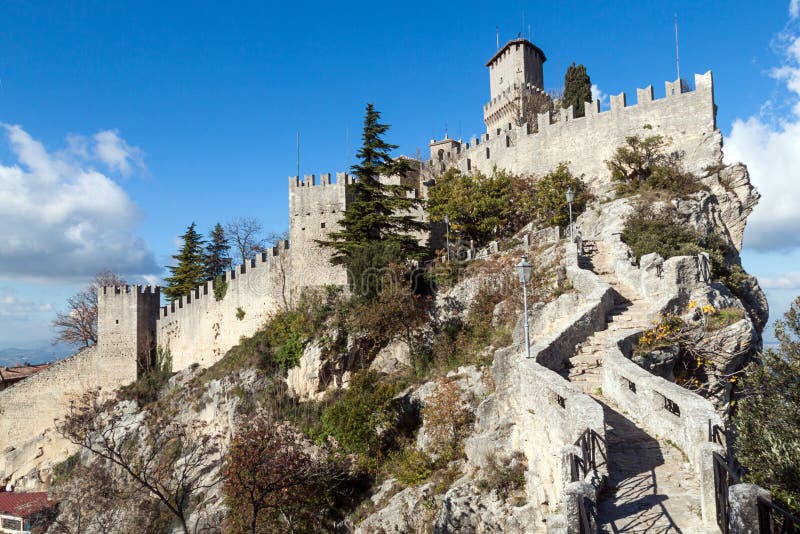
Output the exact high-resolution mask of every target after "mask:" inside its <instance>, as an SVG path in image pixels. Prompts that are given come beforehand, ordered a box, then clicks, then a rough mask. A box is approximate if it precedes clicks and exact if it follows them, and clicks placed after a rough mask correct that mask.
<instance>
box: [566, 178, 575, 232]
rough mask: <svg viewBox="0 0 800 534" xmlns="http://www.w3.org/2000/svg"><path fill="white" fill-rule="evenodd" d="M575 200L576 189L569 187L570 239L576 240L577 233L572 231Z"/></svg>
mask: <svg viewBox="0 0 800 534" xmlns="http://www.w3.org/2000/svg"><path fill="white" fill-rule="evenodd" d="M573 200H575V191H573V190H572V188H571V187H570V188H569V189H567V204H569V240H570V241H571V242H573V243H574V242H575V235H574V233H573V231H572V201H573Z"/></svg>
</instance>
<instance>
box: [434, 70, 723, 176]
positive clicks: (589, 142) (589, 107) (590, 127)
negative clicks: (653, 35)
mask: <svg viewBox="0 0 800 534" xmlns="http://www.w3.org/2000/svg"><path fill="white" fill-rule="evenodd" d="M694 81H695V89H694V90H692V91H690V90H688V88H687V87H686V84H685V83H683V82H682V81H680V80H678V81H675V82H666V84H665V89H666V97H665V98H661V99H654V98H653V88H652V86H648V87H646V88H645V89H638V90H637V92H636V93H637V103H636V104H635V105H628V103H627V95H626V94H625V93H621V94H619V95H617V96H612V97H611V109H610V110H608V111H600V107H599V102H598V101H597V100H595V101H594V102H590V103H586V106H585V110H586V115H585V116H584V117H578V118H573V110H572V107H569V108H567V109H559V110H557V113H556V114H555V115H553V116H551V115H550V113H542V114H540V115H539V116H538V118H537V122H538V124H537V125H531V124H522V125H521V126H515V125H513V124H512V123H506V124H505V125H504V126H502V127H497V128H492V129H489V130H488V132H487V133H485V134H483V135H482V136H481V137H480V138H473V139H471V140H470V142H469V143H464V142H460V141H456V140H451V139H445V140H441V141H432V142H431V145H430V149H431V151H430V160H429V161H428V162H427V165H426V167H427V170H429V171H432V172H434V173H439V172H441V171H442V170H443V169H445V168H448V167H452V166H454V167H457V168H458V169H460V170H461V171H462V172H470V171H480V172H482V173H484V174H486V173H491V171H492V168H493V167H495V166H497V167H498V168H502V169H506V170H509V171H511V172H514V173H518V174H533V175H537V176H542V175H544V174H546V173H548V172H549V171H551V170H553V169H554V168H555V167H556V166H557V165H558V164H559V163H561V162H562V161H568V162H569V166H570V170H571V171H572V172H573V173H574V174H575V175H578V176H580V175H584V176H585V179H586V180H587V181H590V182H593V181H595V180H599V181H602V180H603V179H605V178H606V177H607V176H608V174H609V171H608V169H607V168H606V166H605V161H606V160H607V159H609V158H610V157H611V155H612V154H613V153H614V150H615V149H616V148H617V147H619V146H621V145H622V144H623V143H624V142H625V138H626V137H628V136H633V135H639V136H643V137H644V136H649V135H656V134H658V135H662V136H664V137H666V138H669V139H670V140H671V145H670V149H671V150H677V151H679V152H681V153H683V154H684V161H685V163H686V164H687V170H689V171H692V172H696V173H701V172H702V171H703V169H705V168H706V167H709V166H714V165H717V164H718V163H719V161H720V158H721V152H720V148H721V145H722V143H721V141H722V138H721V135H720V133H719V130H717V128H716V109H715V105H714V83H713V78H712V74H711V72H710V71H709V72H707V73H705V74H703V75H697V74H696V75H695V77H694ZM500 100H502V98H500Z"/></svg>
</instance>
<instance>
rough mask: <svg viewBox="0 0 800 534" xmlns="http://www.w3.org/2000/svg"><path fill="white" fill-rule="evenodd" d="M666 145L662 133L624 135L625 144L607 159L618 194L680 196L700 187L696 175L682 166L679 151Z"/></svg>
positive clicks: (666, 142)
mask: <svg viewBox="0 0 800 534" xmlns="http://www.w3.org/2000/svg"><path fill="white" fill-rule="evenodd" d="M667 145H668V140H667V139H665V138H664V137H663V136H661V135H651V136H648V137H645V138H644V139H642V138H640V137H639V136H631V137H626V138H625V144H624V145H623V146H621V147H618V148H617V150H616V151H615V152H614V155H613V156H612V157H611V159H610V160H608V161H606V165H607V166H608V169H609V170H610V171H611V179H612V180H614V181H615V182H616V189H617V194H618V195H620V196H624V195H631V194H636V193H642V192H646V191H664V192H669V193H671V194H673V195H678V196H683V195H689V194H691V193H696V192H697V191H700V190H702V189H703V185H702V184H701V183H700V181H699V180H698V179H697V177H696V176H694V175H693V174H691V173H688V172H684V171H683V170H682V169H681V166H680V160H681V154H680V153H678V152H671V153H668V152H667V151H666V149H667Z"/></svg>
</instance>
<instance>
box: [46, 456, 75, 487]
mask: <svg viewBox="0 0 800 534" xmlns="http://www.w3.org/2000/svg"><path fill="white" fill-rule="evenodd" d="M79 465H81V453H80V451H78V452H76V453H73V454H70V455H69V456H68V457H67V459H66V460H64V461H63V462H59V463H57V464H56V465H55V466H53V477H52V478H51V479H50V484H51V485H53V486H55V485H57V484H60V483H61V482H65V481H67V480H69V478H70V477H71V476H72V473H73V472H74V471H75V468H77V467H78V466H79Z"/></svg>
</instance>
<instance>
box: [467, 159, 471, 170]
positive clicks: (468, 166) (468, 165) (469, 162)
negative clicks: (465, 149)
mask: <svg viewBox="0 0 800 534" xmlns="http://www.w3.org/2000/svg"><path fill="white" fill-rule="evenodd" d="M471 170H472V160H471V159H469V158H467V171H471Z"/></svg>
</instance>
